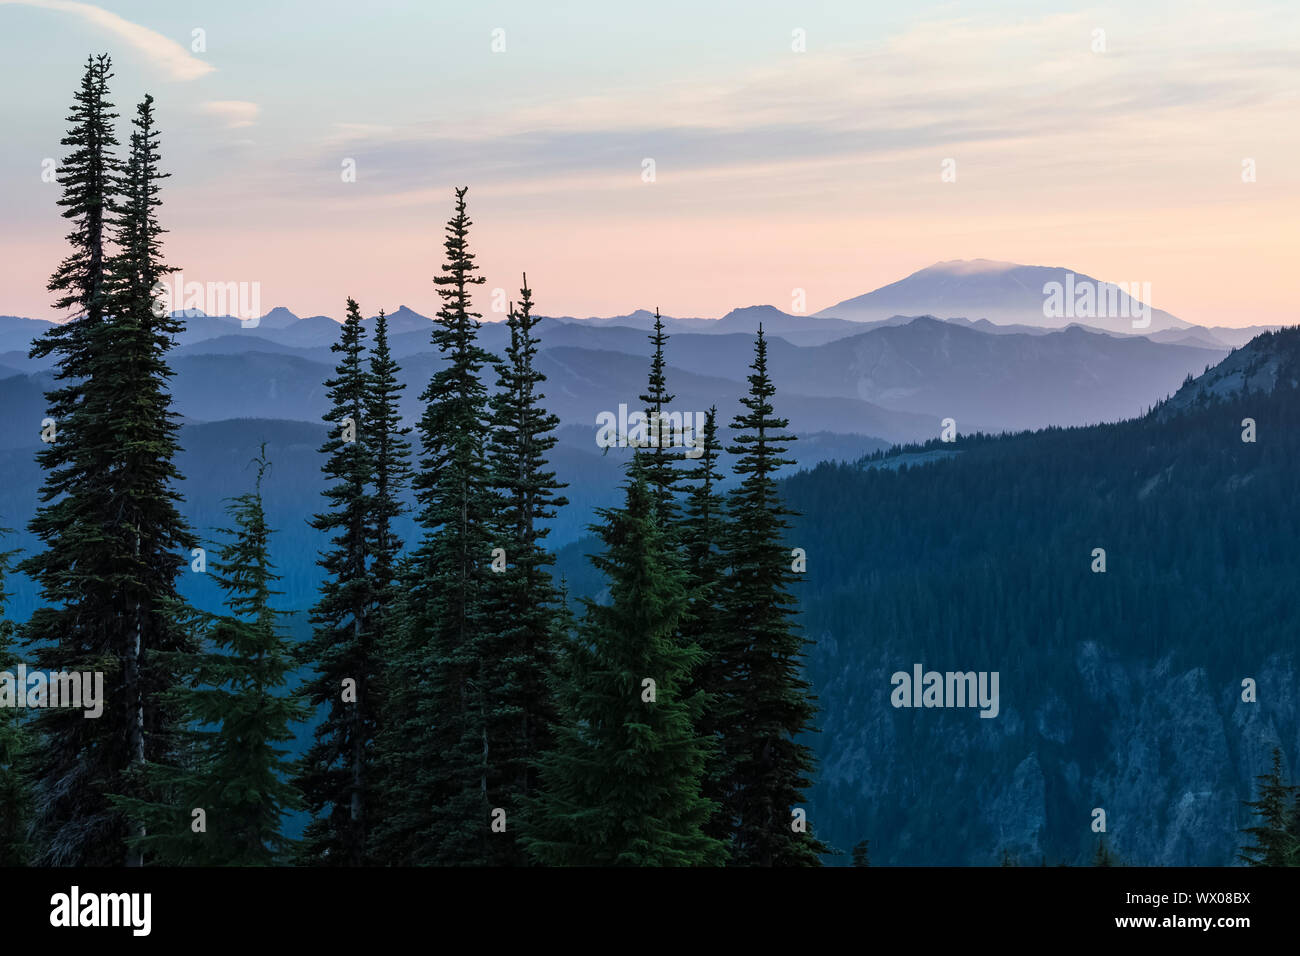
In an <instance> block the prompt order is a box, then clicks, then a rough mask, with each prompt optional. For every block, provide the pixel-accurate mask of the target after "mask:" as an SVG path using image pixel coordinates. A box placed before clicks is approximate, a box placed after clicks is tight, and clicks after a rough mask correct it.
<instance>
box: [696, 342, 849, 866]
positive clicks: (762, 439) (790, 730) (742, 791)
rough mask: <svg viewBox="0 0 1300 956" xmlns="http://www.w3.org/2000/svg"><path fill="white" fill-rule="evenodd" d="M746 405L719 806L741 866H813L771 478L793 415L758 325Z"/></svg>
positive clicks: (799, 698) (806, 698)
mask: <svg viewBox="0 0 1300 956" xmlns="http://www.w3.org/2000/svg"><path fill="white" fill-rule="evenodd" d="M750 368H751V369H752V370H753V372H752V374H751V375H750V376H749V394H748V395H747V396H746V397H744V398H742V399H741V400H740V401H741V404H743V405H744V406H745V411H744V412H742V413H741V414H739V415H737V416H736V418H735V420H734V421H733V422H732V426H731V427H732V430H733V432H734V433H735V445H734V446H733V447H730V448H728V451H729V452H731V454H733V455H736V456H738V458H737V460H736V463H735V466H734V469H733V470H734V472H735V474H736V475H737V476H738V477H739V479H740V483H739V484H738V485H737V486H736V487H735V488H733V489H732V490H731V492H730V493H729V495H728V499H727V502H728V519H729V520H728V526H727V536H726V542H725V556H726V562H727V566H728V576H727V583H726V587H725V589H724V591H723V599H722V602H723V613H724V622H725V633H726V634H727V647H726V648H725V649H724V651H723V659H724V660H725V661H726V665H727V668H728V671H729V673H728V686H729V690H728V699H727V700H726V702H725V703H724V705H723V706H724V708H725V713H726V716H727V719H728V722H729V723H728V728H727V731H726V733H725V734H724V736H723V762H724V765H725V767H726V772H727V774H728V777H727V779H726V780H725V781H724V782H723V792H724V794H725V796H724V799H725V806H724V810H723V812H724V813H725V815H726V817H727V819H728V820H730V821H731V823H732V826H733V840H732V845H731V858H732V862H734V863H735V864H737V865H741V866H817V865H819V861H818V854H820V853H825V852H828V849H827V847H826V846H825V845H824V844H822V843H821V842H820V841H818V840H817V839H816V838H815V837H814V836H813V834H812V832H811V831H808V832H801V831H800V830H798V829H796V825H797V821H796V819H795V816H794V811H795V810H796V809H797V808H799V807H800V805H801V804H802V803H803V794H804V791H805V790H806V789H807V788H808V786H810V780H809V775H810V774H811V772H812V769H813V756H812V753H811V751H810V750H809V748H808V746H807V745H806V744H804V743H802V742H800V740H799V739H798V738H799V737H800V736H801V735H802V734H804V733H806V732H808V731H809V730H810V729H811V723H812V717H813V713H814V706H813V698H812V697H811V695H810V693H809V684H808V682H807V681H806V680H805V679H804V677H803V675H802V657H803V648H804V644H805V643H806V642H805V641H804V640H803V638H801V637H800V636H799V634H798V633H797V631H796V625H795V623H794V621H793V620H792V618H793V617H794V615H795V608H794V600H793V598H792V597H791V595H790V591H789V587H790V584H791V583H792V581H793V579H794V572H793V570H792V562H791V552H790V549H789V548H788V546H787V545H786V544H785V543H784V542H783V541H782V536H783V534H784V533H785V531H786V530H787V528H788V525H787V523H786V520H785V518H786V516H788V515H789V514H791V512H789V511H788V510H787V509H785V508H784V507H783V506H782V503H781V499H780V495H779V494H778V491H777V486H776V471H777V469H778V468H780V467H781V466H782V465H786V464H790V463H791V462H790V460H789V459H786V458H782V457H781V455H782V453H783V452H784V451H785V443H786V442H789V441H792V440H793V436H791V435H787V434H784V432H785V429H786V427H787V426H788V424H789V422H788V421H787V420H786V419H784V418H778V417H776V415H775V413H774V411H773V407H772V396H773V395H774V394H775V393H776V389H775V387H774V386H773V384H772V380H771V378H770V377H769V376H768V372H767V342H766V340H765V339H764V337H763V328H762V326H759V329H758V338H757V341H756V342H755V351H754V363H753V365H751V366H750Z"/></svg>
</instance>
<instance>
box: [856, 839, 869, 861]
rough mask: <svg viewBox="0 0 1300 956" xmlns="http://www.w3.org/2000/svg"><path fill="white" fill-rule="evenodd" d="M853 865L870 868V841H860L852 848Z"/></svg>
mask: <svg viewBox="0 0 1300 956" xmlns="http://www.w3.org/2000/svg"><path fill="white" fill-rule="evenodd" d="M853 865H854V866H870V865H871V841H870V840H862V841H861V842H859V843H858V844H857V845H855V846H854V847H853Z"/></svg>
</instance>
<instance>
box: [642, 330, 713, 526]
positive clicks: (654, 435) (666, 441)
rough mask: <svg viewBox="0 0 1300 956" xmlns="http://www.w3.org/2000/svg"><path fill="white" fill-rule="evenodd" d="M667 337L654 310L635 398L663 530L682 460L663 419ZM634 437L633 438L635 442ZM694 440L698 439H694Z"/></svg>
mask: <svg viewBox="0 0 1300 956" xmlns="http://www.w3.org/2000/svg"><path fill="white" fill-rule="evenodd" d="M668 338H669V336H668V335H667V333H665V332H664V323H663V319H661V318H660V317H659V310H658V309H657V308H656V309H655V330H654V333H653V334H652V335H651V336H650V341H651V343H653V345H654V355H653V356H652V357H651V359H650V379H649V382H648V385H647V388H646V391H645V393H644V394H643V395H640V396H638V397H639V399H640V400H641V401H643V402H645V403H646V410H645V411H646V418H647V419H648V422H647V424H646V428H647V435H646V438H645V441H646V442H648V443H649V451H648V452H647V453H646V455H645V457H644V464H643V467H644V469H645V473H646V481H647V482H648V483H649V485H650V488H651V490H652V491H653V492H654V496H655V505H656V513H657V514H658V516H659V521H660V523H661V525H662V526H663V527H664V528H671V527H672V526H673V523H674V520H675V518H676V513H677V506H676V503H675V500H674V493H675V489H676V485H677V482H678V480H679V479H680V478H681V473H680V472H679V471H678V470H677V462H679V461H681V460H682V457H683V456H682V451H681V449H679V448H676V447H674V446H673V445H672V444H671V442H672V441H673V439H674V435H673V432H672V430H671V429H670V428H669V424H668V422H667V421H666V420H665V418H664V416H665V414H666V408H667V406H668V405H671V404H672V401H673V398H674V396H673V395H671V394H670V393H669V392H668V379H667V377H666V375H665V371H666V367H667V364H666V363H665V361H664V345H665V343H667V341H668ZM635 437H636V436H633V438H634V439H635ZM697 437H698V436H697Z"/></svg>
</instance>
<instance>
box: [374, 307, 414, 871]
mask: <svg viewBox="0 0 1300 956" xmlns="http://www.w3.org/2000/svg"><path fill="white" fill-rule="evenodd" d="M400 371H401V369H400V368H399V366H398V364H397V362H396V361H394V360H393V356H392V351H391V350H390V348H389V344H388V317H387V316H386V315H385V314H384V311H383V309H380V310H379V315H378V317H377V318H376V319H375V333H374V341H373V342H372V344H371V347H370V392H369V395H368V396H367V402H366V421H367V422H368V425H367V427H366V430H365V434H366V436H367V439H368V441H369V442H370V448H371V455H372V458H373V461H374V464H373V473H372V477H371V501H370V512H371V513H370V518H371V522H370V534H371V537H372V543H371V547H370V550H371V555H372V557H371V563H370V576H371V578H372V580H373V582H374V599H375V603H374V607H373V609H372V612H371V629H372V632H373V634H374V638H373V641H374V647H375V648H376V650H377V653H378V657H379V661H380V666H379V668H378V671H377V673H376V674H375V675H374V677H373V679H374V680H375V681H377V685H376V686H375V687H373V688H372V690H371V692H370V696H371V700H372V701H374V702H377V703H378V708H377V714H376V720H377V724H378V726H377V727H376V729H375V738H374V746H373V748H372V750H373V754H372V758H371V761H370V763H371V768H372V769H371V773H370V782H369V786H370V789H371V792H372V794H373V796H374V800H375V803H376V805H381V806H384V807H385V814H386V813H387V808H388V806H390V805H391V804H392V803H394V802H396V801H398V800H400V799H401V796H400V795H399V794H397V793H394V792H392V791H393V789H394V787H400V786H401V785H402V781H403V780H405V779H407V778H408V776H407V775H402V774H400V773H397V774H394V775H393V779H391V780H390V779H387V778H386V774H385V771H386V770H389V769H392V768H391V767H385V759H384V755H383V753H382V751H381V748H382V743H383V739H384V737H383V730H382V728H383V726H384V724H385V721H387V720H389V716H388V715H389V714H390V712H391V714H392V715H394V716H395V715H400V714H402V713H414V712H415V707H416V706H417V704H416V701H415V699H414V698H413V697H412V696H411V693H410V690H409V688H407V687H405V686H403V682H402V681H401V680H400V679H399V678H400V675H401V669H400V666H399V665H400V661H401V658H402V651H403V648H402V633H403V632H402V626H401V624H402V621H401V614H402V608H403V606H404V604H403V601H404V598H405V590H404V588H403V586H402V580H403V572H402V568H401V553H402V540H401V537H400V536H399V535H398V534H397V532H396V530H395V529H394V527H393V524H394V522H395V521H397V520H398V518H400V517H401V516H402V515H403V514H404V513H405V510H406V506H405V504H404V503H403V495H404V493H405V491H406V488H407V487H408V485H409V483H410V480H411V459H410V456H411V446H410V443H409V442H408V441H407V435H409V434H410V429H409V428H404V427H402V416H401V412H400V411H399V407H398V405H399V401H400V399H401V394H402V391H403V390H404V389H405V388H406V386H405V385H404V384H403V383H401V382H399V381H398V378H397V376H398V373H399V372H400ZM408 704H409V705H410V706H409V709H405V708H406V707H407V705H408ZM398 769H401V768H398ZM367 859H368V861H369V862H373V863H381V862H385V861H386V860H388V859H391V856H390V855H389V854H388V853H386V852H385V848H384V847H383V846H382V845H381V844H380V842H379V841H378V840H377V839H376V834H375V827H374V826H371V827H370V828H369V829H368V832H367Z"/></svg>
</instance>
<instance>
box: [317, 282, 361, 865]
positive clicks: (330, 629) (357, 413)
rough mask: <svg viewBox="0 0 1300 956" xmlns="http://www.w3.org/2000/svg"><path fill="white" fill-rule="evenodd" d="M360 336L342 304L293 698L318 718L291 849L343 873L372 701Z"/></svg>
mask: <svg viewBox="0 0 1300 956" xmlns="http://www.w3.org/2000/svg"><path fill="white" fill-rule="evenodd" d="M364 336H365V331H364V327H363V325H362V321H361V310H360V307H359V306H358V305H357V302H356V300H355V299H353V298H351V297H349V298H348V300H347V315H346V318H345V319H344V321H343V326H342V328H341V329H340V332H339V340H338V341H337V342H335V343H334V344H333V345H332V346H331V350H332V351H333V352H335V353H337V354H338V356H339V360H338V365H337V367H336V368H335V375H334V378H332V379H330V380H329V381H327V382H326V383H325V386H326V388H327V389H328V390H329V398H330V410H329V411H328V412H327V413H326V415H325V421H326V422H328V423H329V424H330V434H329V437H328V438H327V439H326V441H325V444H324V445H322V446H321V449H320V451H321V454H323V455H326V456H327V458H326V461H325V465H324V467H323V469H322V470H323V471H324V473H325V476H326V480H327V481H328V482H329V485H328V486H327V487H326V489H325V493H324V494H325V499H326V501H327V502H328V504H329V508H328V510H327V511H325V512H324V513H322V514H318V515H316V516H315V518H314V520H313V522H312V526H313V527H314V528H316V529H317V530H318V531H322V532H325V533H326V534H328V535H330V550H329V551H328V552H326V553H324V554H322V555H321V558H320V561H319V564H320V566H321V567H322V568H323V569H324V571H325V579H324V581H323V582H322V584H321V595H320V600H319V601H318V602H317V604H316V607H315V608H314V609H313V612H312V623H313V624H314V625H315V631H314V633H313V635H312V637H311V639H310V640H309V641H307V642H306V643H305V644H304V645H303V646H302V648H301V653H300V657H301V659H302V660H303V661H304V662H306V663H310V664H311V665H312V666H313V669H314V674H313V676H312V678H311V679H310V680H309V681H308V682H307V683H306V684H305V685H304V686H303V688H302V695H303V698H304V699H305V700H306V701H307V702H308V703H309V704H310V705H311V706H312V707H314V708H323V710H324V717H323V720H322V721H321V723H320V724H319V725H318V726H317V728H316V731H315V740H314V742H313V744H312V746H311V747H310V748H309V749H308V751H307V753H306V754H305V755H304V757H303V761H302V767H301V770H300V772H299V776H298V780H297V783H298V786H299V788H300V789H301V790H302V793H303V796H304V798H305V801H306V804H307V808H308V810H310V811H311V814H312V817H313V819H312V821H311V823H309V824H308V825H307V828H306V831H305V833H304V834H303V842H302V845H301V847H300V850H301V853H302V859H303V860H304V861H305V862H310V863H318V864H334V865H346V866H360V865H362V864H363V863H365V862H367V860H366V846H367V837H366V824H367V818H368V817H369V816H370V815H371V814H372V813H373V812H374V801H373V799H372V794H371V792H370V787H369V783H370V781H369V778H368V772H367V771H368V764H369V758H370V756H371V750H372V748H373V744H374V739H375V734H376V731H377V703H378V693H379V687H378V669H379V660H378V653H377V648H376V646H375V634H374V628H373V623H374V622H373V616H374V611H375V608H376V604H377V598H378V595H377V593H376V592H377V587H376V580H375V578H374V577H373V576H372V574H371V567H370V564H371V562H372V560H373V556H372V551H373V541H372V527H373V525H374V522H375V515H374V501H373V500H372V498H371V495H370V491H369V482H370V480H371V477H372V474H373V472H374V467H375V460H374V459H375V454H374V448H373V441H374V438H373V435H372V429H373V427H374V425H373V423H372V422H371V421H370V419H369V415H370V412H371V408H370V402H371V380H370V376H369V373H368V372H367V369H366V361H365V351H366V348H365V342H364Z"/></svg>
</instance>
